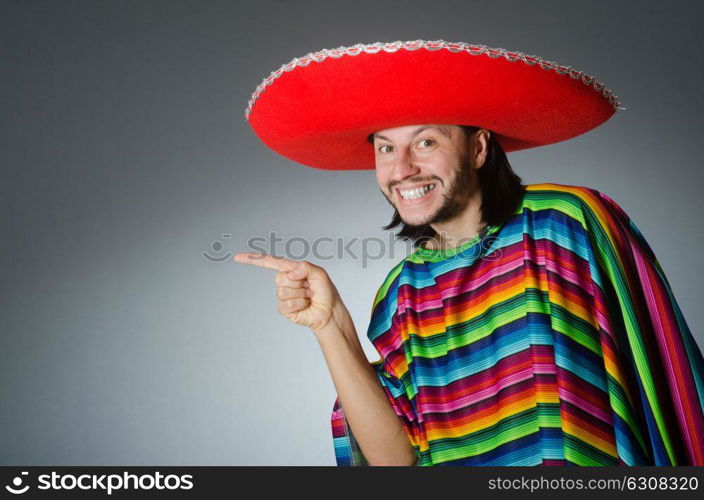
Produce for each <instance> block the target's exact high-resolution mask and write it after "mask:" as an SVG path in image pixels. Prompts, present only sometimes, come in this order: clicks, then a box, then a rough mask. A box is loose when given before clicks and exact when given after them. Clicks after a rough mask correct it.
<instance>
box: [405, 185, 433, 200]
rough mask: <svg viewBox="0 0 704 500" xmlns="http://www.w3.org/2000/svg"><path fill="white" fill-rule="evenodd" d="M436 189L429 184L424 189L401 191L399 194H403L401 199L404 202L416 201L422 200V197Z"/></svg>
mask: <svg viewBox="0 0 704 500" xmlns="http://www.w3.org/2000/svg"><path fill="white" fill-rule="evenodd" d="M434 188H435V184H428V185H427V186H423V187H420V188H416V189H409V190H406V191H399V193H400V194H401V197H402V198H403V199H404V200H415V199H416V198H420V197H421V196H425V195H426V194H427V193H428V191H431V190H432V189H434Z"/></svg>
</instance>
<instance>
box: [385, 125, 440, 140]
mask: <svg viewBox="0 0 704 500" xmlns="http://www.w3.org/2000/svg"><path fill="white" fill-rule="evenodd" d="M429 128H434V129H436V130H438V131H439V132H440V133H441V134H443V135H444V136H447V137H450V134H449V132H448V131H447V130H445V129H444V128H441V127H440V126H438V125H424V126H422V127H420V128H417V129H416V130H414V131H413V134H412V135H411V137H415V136H417V135H418V134H420V133H421V132H423V131H424V130H427V129H429ZM372 139H382V140H384V141H389V142H392V141H391V139H389V138H388V137H385V136H383V135H381V134H372Z"/></svg>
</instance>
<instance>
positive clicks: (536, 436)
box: [332, 184, 704, 466]
mask: <svg viewBox="0 0 704 500" xmlns="http://www.w3.org/2000/svg"><path fill="white" fill-rule="evenodd" d="M526 187H527V189H526V194H525V196H524V199H523V201H522V203H521V205H520V207H518V208H517V209H516V211H515V212H514V214H513V215H512V216H511V217H510V218H509V219H508V220H507V221H506V222H505V223H503V224H501V225H499V226H489V227H488V228H487V230H486V231H485V233H484V234H482V235H480V236H477V237H475V238H473V239H471V240H469V241H467V242H465V243H464V244H462V245H460V246H459V247H457V248H454V249H451V250H444V251H443V250H428V249H425V248H418V249H417V250H416V251H415V252H414V253H412V254H411V255H409V256H408V257H406V258H405V259H404V260H403V261H402V262H400V263H399V264H398V265H397V266H395V267H394V268H393V269H392V270H391V272H390V273H389V275H388V276H387V278H386V279H385V281H384V283H383V284H382V285H381V287H380V288H379V291H378V293H377V295H376V297H375V299H374V304H373V307H372V316H371V322H370V324H369V330H368V337H369V339H370V340H371V342H372V344H373V345H374V347H375V348H376V349H377V351H378V352H379V355H380V356H381V359H380V360H379V361H377V362H375V363H372V365H373V366H374V368H375V370H376V373H377V376H378V379H379V382H380V383H381V385H382V386H383V388H384V391H385V393H386V395H387V396H388V398H389V402H390V403H391V406H392V407H393V409H394V410H395V411H396V413H397V415H398V417H399V418H400V419H401V422H402V423H403V426H404V429H405V430H406V433H407V434H408V437H409V439H410V442H411V444H412V445H413V447H414V448H415V450H416V453H417V455H418V462H417V463H418V465H424V466H425V465H589V466H591V465H704V416H703V412H704V409H703V402H704V361H703V359H702V354H701V351H700V348H699V347H698V346H697V343H696V342H695V340H694V338H693V337H692V334H691V333H690V331H689V328H688V327H687V324H686V322H685V319H684V317H683V316H682V313H681V311H680V309H679V306H678V305H677V302H676V301H675V298H674V295H673V293H672V290H671V288H670V285H669V283H668V281H667V278H666V277H665V274H664V273H663V271H662V268H661V266H660V264H659V262H658V261H657V259H656V257H655V255H654V254H653V252H652V250H651V248H650V247H649V245H648V243H647V242H646V241H645V239H644V238H643V236H642V235H641V233H640V231H639V230H638V228H637V227H636V226H635V224H634V223H633V222H632V221H631V220H630V218H629V217H628V216H627V215H626V213H625V212H624V211H623V209H621V207H620V206H618V205H617V204H616V203H615V202H614V201H613V200H612V199H611V198H609V197H608V196H606V195H604V194H602V193H600V192H598V191H596V190H594V189H590V188H586V187H580V186H567V185H560V184H534V185H529V186H526ZM332 431H333V441H334V446H335V455H336V459H337V463H338V465H367V461H366V459H365V457H364V455H363V453H362V451H361V449H360V448H359V445H358V444H357V442H356V440H355V437H354V435H353V433H352V432H351V428H350V427H349V426H348V424H347V421H346V418H345V414H344V411H343V408H342V407H341V405H340V401H339V398H338V399H336V400H335V404H334V407H333V413H332Z"/></svg>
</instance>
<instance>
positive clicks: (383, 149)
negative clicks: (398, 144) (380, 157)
mask: <svg viewBox="0 0 704 500" xmlns="http://www.w3.org/2000/svg"><path fill="white" fill-rule="evenodd" d="M378 149H379V152H380V153H390V152H391V146H389V145H388V144H382V145H381V146H379V148H378Z"/></svg>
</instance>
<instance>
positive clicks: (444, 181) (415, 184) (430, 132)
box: [374, 125, 479, 226]
mask: <svg viewBox="0 0 704 500" xmlns="http://www.w3.org/2000/svg"><path fill="white" fill-rule="evenodd" d="M469 145H470V141H469V140H468V139H467V137H466V136H465V133H464V131H463V130H462V128H460V127H459V126H457V125H410V126H404V127H398V128H393V129H386V130H380V131H378V132H376V133H375V134H374V155H375V159H376V178H377V182H378V183H379V187H380V188H381V192H382V193H383V195H384V196H385V197H386V199H387V200H388V201H389V203H390V204H391V205H393V207H394V208H395V209H396V210H397V211H398V213H399V215H400V216H401V219H403V222H405V223H406V224H408V225H413V226H420V225H423V224H432V223H437V222H444V221H447V220H450V219H452V218H453V217H455V216H457V215H458V214H459V213H461V212H462V210H463V209H464V208H465V206H466V205H467V201H468V200H469V198H470V197H471V196H472V194H473V193H474V192H475V191H476V190H478V189H479V187H478V182H477V172H476V169H475V168H473V166H472V165H471V162H470V155H469V148H468V146H469Z"/></svg>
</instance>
